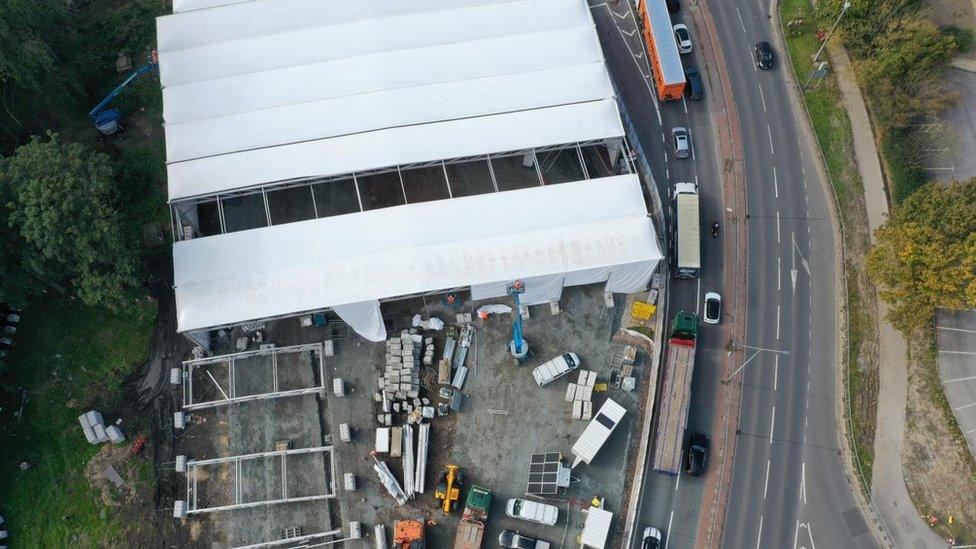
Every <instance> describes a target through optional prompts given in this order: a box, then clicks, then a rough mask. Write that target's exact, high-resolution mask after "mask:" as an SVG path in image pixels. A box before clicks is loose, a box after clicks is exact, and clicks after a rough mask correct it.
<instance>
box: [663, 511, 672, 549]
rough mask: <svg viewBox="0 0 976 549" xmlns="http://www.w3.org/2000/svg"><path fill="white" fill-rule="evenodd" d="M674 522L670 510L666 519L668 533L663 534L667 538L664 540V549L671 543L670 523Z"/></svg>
mask: <svg viewBox="0 0 976 549" xmlns="http://www.w3.org/2000/svg"><path fill="white" fill-rule="evenodd" d="M673 520H674V510H673V509H672V510H671V516H670V517H669V518H668V533H667V534H665V535H666V536H667V537H666V538H664V549H668V544H669V543H671V521H673Z"/></svg>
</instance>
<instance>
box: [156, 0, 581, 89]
mask: <svg viewBox="0 0 976 549" xmlns="http://www.w3.org/2000/svg"><path fill="white" fill-rule="evenodd" d="M394 4H395V5H399V4H404V5H412V4H414V3H412V2H411V3H407V2H397V3H394ZM211 11H223V8H221V9H216V10H211ZM163 20H166V18H163V19H162V20H161V22H162V21H163ZM586 25H589V26H592V25H593V21H592V19H591V18H590V16H589V14H588V13H587V10H586V6H585V4H583V3H581V2H575V1H574V0H534V1H531V2H524V1H522V2H508V3H494V4H485V5H479V6H471V7H468V8H465V9H458V10H449V11H447V12H444V13H426V12H425V13H416V14H405V15H401V16H398V17H383V18H378V19H363V20H357V21H353V22H351V23H346V24H341V25H334V26H311V27H304V26H302V27H297V28H295V29H292V30H289V31H288V32H280V33H277V34H270V35H258V36H254V37H246V38H239V39H235V40H227V41H218V42H213V43H207V44H205V45H200V46H196V47H192V48H187V49H180V50H163V49H160V52H159V72H160V80H161V82H162V84H163V86H164V87H168V86H176V85H180V84H186V83H192V82H199V81H203V80H210V79H215V78H224V77H228V76H235V75H241V74H247V73H252V72H261V71H268V70H275V69H280V68H284V67H299V66H304V65H310V64H314V63H320V62H325V61H332V60H337V59H347V58H356V57H361V56H365V55H371V54H378V53H383V52H395V51H397V50H402V49H412V48H421V47H425V46H436V45H448V44H458V45H460V44H462V43H464V42H466V41H471V40H482V39H485V38H492V37H499V36H506V35H518V34H523V33H532V32H542V31H546V30H554V29H561V28H568V27H578V26H586ZM159 26H160V30H159V32H160V33H163V32H164V29H163V28H162V25H161V24H160V25H159ZM177 30H179V27H175V28H172V29H170V30H169V31H168V32H176V31H177Z"/></svg>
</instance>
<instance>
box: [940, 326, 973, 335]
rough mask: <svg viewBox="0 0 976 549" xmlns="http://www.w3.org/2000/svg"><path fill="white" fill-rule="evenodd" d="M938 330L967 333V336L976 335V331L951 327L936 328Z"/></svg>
mask: <svg viewBox="0 0 976 549" xmlns="http://www.w3.org/2000/svg"><path fill="white" fill-rule="evenodd" d="M935 329H936V330H949V331H952V332H966V333H967V334H976V330H967V329H965V328H950V327H949V326H936V327H935Z"/></svg>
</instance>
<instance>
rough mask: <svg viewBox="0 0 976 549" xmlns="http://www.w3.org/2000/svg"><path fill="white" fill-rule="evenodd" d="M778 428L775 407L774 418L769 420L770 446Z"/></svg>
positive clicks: (774, 408) (774, 409)
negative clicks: (774, 432)
mask: <svg viewBox="0 0 976 549" xmlns="http://www.w3.org/2000/svg"><path fill="white" fill-rule="evenodd" d="M775 427H776V407H775V406H773V417H771V418H769V444H770V445H772V444H773V430H774V429H775Z"/></svg>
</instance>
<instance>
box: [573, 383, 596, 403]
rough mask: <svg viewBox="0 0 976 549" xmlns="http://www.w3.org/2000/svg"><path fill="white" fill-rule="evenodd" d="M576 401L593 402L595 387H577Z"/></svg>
mask: <svg viewBox="0 0 976 549" xmlns="http://www.w3.org/2000/svg"><path fill="white" fill-rule="evenodd" d="M576 400H577V401H583V402H590V401H592V400H593V386H592V385H579V386H577V387H576Z"/></svg>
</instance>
